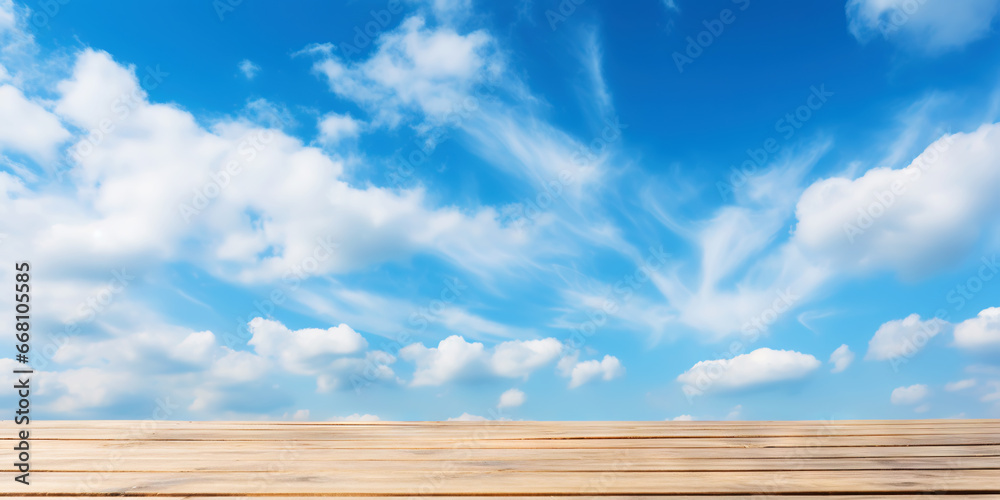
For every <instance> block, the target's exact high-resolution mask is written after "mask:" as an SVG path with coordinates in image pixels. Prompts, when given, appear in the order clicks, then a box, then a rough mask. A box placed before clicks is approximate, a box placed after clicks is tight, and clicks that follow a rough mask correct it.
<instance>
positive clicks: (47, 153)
mask: <svg viewBox="0 0 1000 500" xmlns="http://www.w3.org/2000/svg"><path fill="white" fill-rule="evenodd" d="M3 77H9V76H8V75H7V72H6V70H4V69H3V68H2V67H0V81H3V80H4V78H3ZM0 116H5V117H16V118H17V119H5V120H2V121H0V152H5V151H14V152H18V153H24V154H26V155H29V156H31V157H33V158H34V159H36V160H38V161H46V160H51V159H53V158H54V157H55V155H56V146H58V145H60V144H62V143H64V142H66V141H67V140H69V138H70V134H69V131H67V130H66V129H65V128H64V127H63V126H62V123H61V122H60V121H59V119H58V118H57V117H56V116H55V115H53V114H52V113H50V112H48V110H46V109H45V108H43V107H42V106H41V105H39V104H38V103H35V102H33V101H31V100H29V99H28V98H27V97H25V96H24V94H22V93H21V91H20V90H18V89H17V88H16V87H13V86H11V85H0Z"/></svg>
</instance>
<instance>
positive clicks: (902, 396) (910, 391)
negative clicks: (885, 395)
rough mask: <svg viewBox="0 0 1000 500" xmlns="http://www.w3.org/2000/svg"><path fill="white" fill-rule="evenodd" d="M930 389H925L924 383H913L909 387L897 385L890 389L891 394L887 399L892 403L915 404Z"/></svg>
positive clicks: (925, 395) (928, 392) (924, 396)
mask: <svg viewBox="0 0 1000 500" xmlns="http://www.w3.org/2000/svg"><path fill="white" fill-rule="evenodd" d="M928 394H930V391H929V390H928V389H927V386H926V385H923V384H915V385H911V386H909V387H897V388H895V389H893V390H892V395H891V396H890V398H889V400H890V401H892V404H894V405H904V406H909V405H915V404H917V403H919V402H920V401H922V400H923V399H924V398H926V397H927V395H928Z"/></svg>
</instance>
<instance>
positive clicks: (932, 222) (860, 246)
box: [794, 124, 1000, 276]
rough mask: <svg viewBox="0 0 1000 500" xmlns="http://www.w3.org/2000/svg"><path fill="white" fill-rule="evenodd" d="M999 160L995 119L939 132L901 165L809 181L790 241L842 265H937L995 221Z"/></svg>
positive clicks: (915, 270) (999, 207) (910, 271)
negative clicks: (967, 130) (940, 134)
mask: <svg viewBox="0 0 1000 500" xmlns="http://www.w3.org/2000/svg"><path fill="white" fill-rule="evenodd" d="M998 162H1000V124H987V125H983V126H981V127H980V128H979V129H977V130H975V131H973V132H970V133H956V134H951V135H946V136H944V137H942V138H941V139H939V140H937V141H935V142H934V143H933V144H931V145H930V146H928V147H927V149H926V150H924V152H923V153H921V154H920V156H918V157H917V158H916V159H914V160H913V162H912V163H910V164H909V165H908V166H906V167H905V168H901V169H895V170H893V169H890V168H873V169H871V170H869V171H867V172H866V173H865V174H864V175H862V176H861V177H859V178H857V179H847V178H843V177H832V178H829V179H825V180H821V181H818V182H815V183H814V184H812V185H811V186H809V188H808V189H806V190H805V192H803V193H802V196H801V198H800V199H799V201H798V205H797V207H796V216H797V218H798V223H797V224H796V226H795V229H794V241H795V242H796V244H797V245H799V246H800V247H801V248H802V249H803V251H804V252H805V253H806V255H807V256H809V257H810V258H811V259H814V260H815V261H816V262H817V263H819V264H821V265H827V266H832V267H833V268H835V269H841V270H844V271H855V272H857V271H870V270H877V269H892V270H895V271H897V272H898V273H900V274H901V275H904V276H921V275H925V274H927V273H929V272H932V271H935V270H938V269H941V268H942V267H944V266H947V265H951V264H953V263H954V262H955V260H956V259H958V258H961V257H964V256H965V255H967V254H968V253H969V251H970V250H971V249H973V248H974V247H975V245H976V244H977V243H980V242H981V241H983V238H984V237H986V236H988V235H990V234H993V233H994V231H995V230H996V229H997V219H996V217H995V214H996V213H997V212H998V211H1000V198H997V196H995V193H996V191H997V190H998V189H1000V170H998V169H996V168H995V165H997V164H998ZM956 199H961V200H962V203H953V202H952V201H951V200H956Z"/></svg>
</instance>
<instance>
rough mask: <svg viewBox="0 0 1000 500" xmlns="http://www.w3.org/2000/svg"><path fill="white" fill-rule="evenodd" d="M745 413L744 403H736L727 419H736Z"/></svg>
mask: <svg viewBox="0 0 1000 500" xmlns="http://www.w3.org/2000/svg"><path fill="white" fill-rule="evenodd" d="M742 414H743V405H736V406H734V407H733V409H731V410H729V413H727V414H726V420H736V419H738V418H740V415H742Z"/></svg>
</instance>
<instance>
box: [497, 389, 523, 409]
mask: <svg viewBox="0 0 1000 500" xmlns="http://www.w3.org/2000/svg"><path fill="white" fill-rule="evenodd" d="M525 399H526V398H525V396H524V391H522V390H520V389H508V390H506V391H504V393H503V394H501V395H500V402H499V403H497V408H517V407H518V406H521V405H523V404H524V401H525Z"/></svg>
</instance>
